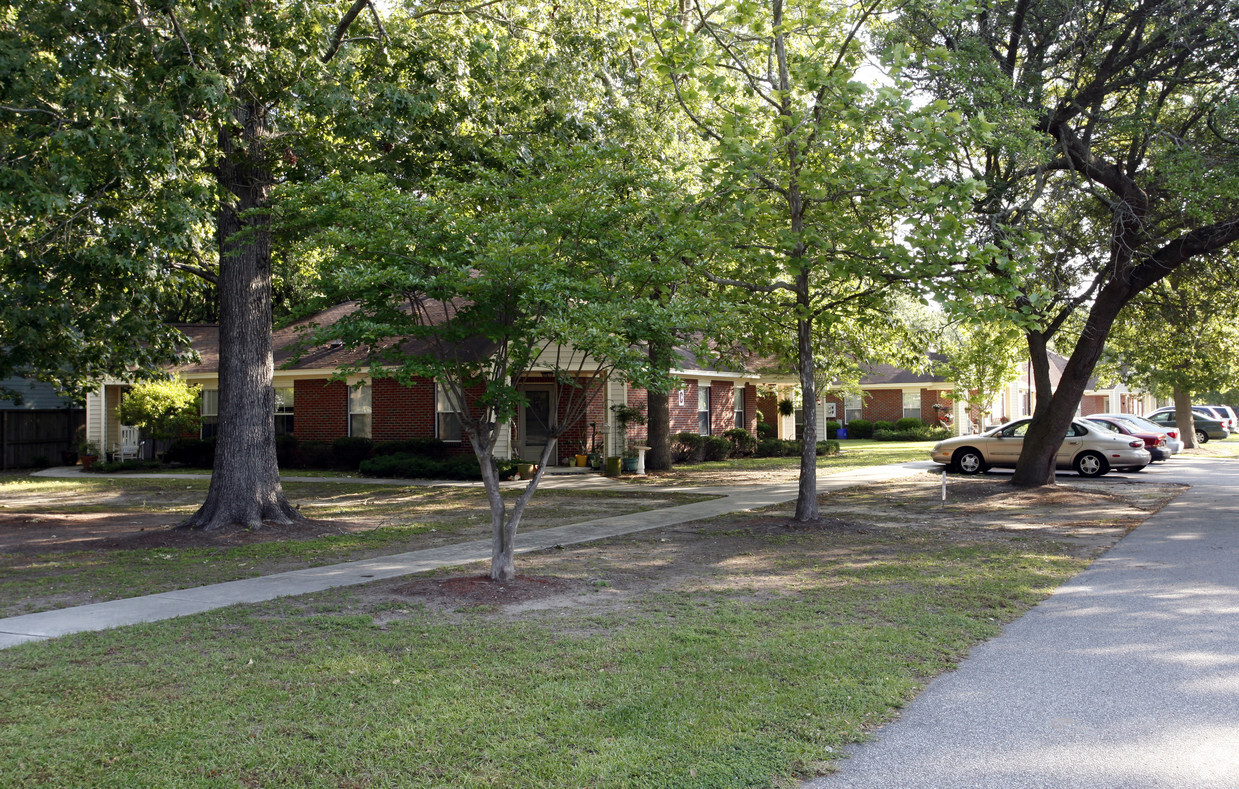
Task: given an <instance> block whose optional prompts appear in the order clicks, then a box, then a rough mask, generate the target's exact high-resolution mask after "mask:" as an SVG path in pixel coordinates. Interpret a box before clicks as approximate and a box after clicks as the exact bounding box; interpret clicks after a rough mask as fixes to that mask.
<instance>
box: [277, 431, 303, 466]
mask: <svg viewBox="0 0 1239 789" xmlns="http://www.w3.org/2000/svg"><path fill="white" fill-rule="evenodd" d="M300 446H301V442H300V441H299V440H298V439H297V437H296V436H293V435H289V434H287V433H285V434H284V435H280V436H276V437H275V462H276V463H278V464H279V466H280V468H293V467H294V466H296V465H297V451H298V448H299V447H300Z"/></svg>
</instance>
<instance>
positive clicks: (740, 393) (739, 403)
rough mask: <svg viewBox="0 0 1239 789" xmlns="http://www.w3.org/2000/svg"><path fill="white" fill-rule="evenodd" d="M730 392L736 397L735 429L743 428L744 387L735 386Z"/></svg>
mask: <svg viewBox="0 0 1239 789" xmlns="http://www.w3.org/2000/svg"><path fill="white" fill-rule="evenodd" d="M731 391H732V392H734V393H735V397H736V427H744V426H745V422H744V386H743V385H736V386H734V387H732V390H731Z"/></svg>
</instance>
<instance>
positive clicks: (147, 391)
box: [116, 378, 201, 441]
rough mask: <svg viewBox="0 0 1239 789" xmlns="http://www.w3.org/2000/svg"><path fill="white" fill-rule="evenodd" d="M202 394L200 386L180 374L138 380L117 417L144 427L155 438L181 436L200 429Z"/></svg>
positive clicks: (124, 423)
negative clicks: (189, 381) (178, 376)
mask: <svg viewBox="0 0 1239 789" xmlns="http://www.w3.org/2000/svg"><path fill="white" fill-rule="evenodd" d="M200 395H201V388H200V387H198V386H196V385H191V384H188V383H186V382H185V381H183V380H182V379H180V378H168V379H164V380H160V381H149V382H146V383H139V384H135V385H134V386H133V388H131V389H130V390H129V391H128V392H126V393H125V397H124V399H122V400H121V401H120V405H118V406H117V407H116V417H117V419H119V420H120V422H121V424H123V425H133V426H134V427H140V428H142V429H143V430H145V431H146V432H147V434H148V435H149V436H150V437H151V438H153V439H156V440H164V441H166V440H168V439H172V438H179V437H180V436H182V435H184V434H185V433H196V432H197V430H198V425H199V422H200V420H201V417H200V416H199V414H198V398H199V396H200Z"/></svg>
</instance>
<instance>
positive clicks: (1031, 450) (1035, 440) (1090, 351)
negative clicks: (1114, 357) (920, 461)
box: [1011, 283, 1135, 488]
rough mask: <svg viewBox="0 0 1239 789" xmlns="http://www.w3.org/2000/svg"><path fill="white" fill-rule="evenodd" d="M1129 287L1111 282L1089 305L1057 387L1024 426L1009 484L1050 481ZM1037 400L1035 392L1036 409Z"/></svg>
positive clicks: (1051, 482) (1028, 486)
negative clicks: (1022, 442)
mask: <svg viewBox="0 0 1239 789" xmlns="http://www.w3.org/2000/svg"><path fill="white" fill-rule="evenodd" d="M1129 290H1130V288H1129V287H1128V286H1126V285H1125V284H1123V283H1112V284H1111V285H1108V286H1107V287H1105V288H1104V289H1103V290H1102V291H1101V293H1100V294H1098V296H1097V300H1096V301H1095V302H1094V303H1093V308H1092V309H1091V310H1089V313H1088V320H1087V321H1086V322H1085V324H1084V331H1083V332H1081V333H1080V340H1079V341H1078V342H1077V343H1076V347H1075V350H1074V351H1073V352H1072V354H1071V358H1070V359H1068V360H1067V366H1066V367H1065V368H1064V369H1063V375H1062V378H1061V379H1059V382H1058V388H1057V389H1056V390H1055V391H1054V394H1053V396H1051V397H1050V399H1049V402H1048V403H1047V404H1046V407H1045V410H1044V412H1043V413H1041V414H1040V415H1039V416H1037V417H1036V418H1035V419H1034V420H1033V422H1032V424H1031V425H1030V426H1029V428H1028V433H1027V435H1025V437H1024V447H1023V449H1022V450H1021V451H1020V459H1019V460H1018V461H1017V462H1016V467H1015V473H1014V474H1013V475H1012V476H1011V484H1012V485H1015V486H1016V487H1027V488H1032V487H1040V486H1043V485H1053V484H1054V471H1055V462H1056V460H1057V456H1058V449H1059V447H1060V446H1061V445H1062V443H1063V439H1064V438H1065V437H1066V436H1067V428H1068V427H1070V425H1071V420H1072V419H1073V418H1075V415H1076V411H1078V410H1079V408H1080V398H1081V397H1083V396H1084V390H1085V388H1086V387H1087V386H1088V381H1089V378H1090V377H1091V376H1092V374H1093V369H1094V368H1095V367H1096V366H1097V360H1098V359H1100V358H1101V351H1102V349H1103V348H1104V347H1105V344H1106V336H1107V335H1108V334H1109V333H1110V326H1111V325H1112V324H1113V323H1114V319H1115V318H1116V317H1118V314H1119V310H1121V309H1122V308H1123V305H1124V304H1126V303H1127V301H1128V300H1130V298H1131V297H1132V296H1133V295H1135V294H1134V293H1133V292H1129ZM1040 403H1041V397H1040V392H1038V408H1040Z"/></svg>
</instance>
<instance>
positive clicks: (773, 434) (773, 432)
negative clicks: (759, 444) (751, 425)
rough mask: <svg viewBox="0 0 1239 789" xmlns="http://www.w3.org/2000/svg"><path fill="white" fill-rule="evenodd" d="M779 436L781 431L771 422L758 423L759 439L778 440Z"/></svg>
mask: <svg viewBox="0 0 1239 789" xmlns="http://www.w3.org/2000/svg"><path fill="white" fill-rule="evenodd" d="M778 435H779V429H778V428H777V427H775V426H774V425H772V424H770V423H769V422H761V421H759V422H758V423H757V438H759V439H762V438H777V437H778Z"/></svg>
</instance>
